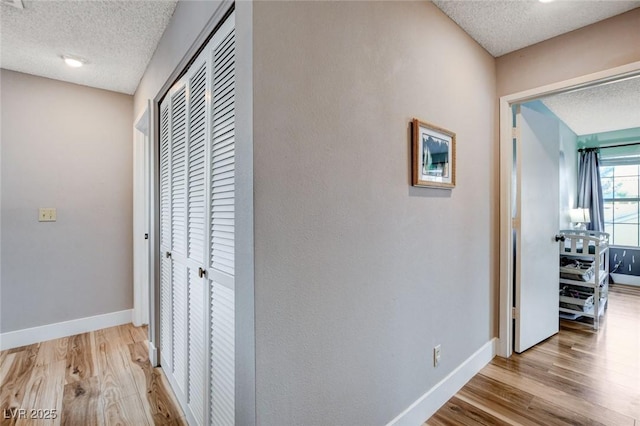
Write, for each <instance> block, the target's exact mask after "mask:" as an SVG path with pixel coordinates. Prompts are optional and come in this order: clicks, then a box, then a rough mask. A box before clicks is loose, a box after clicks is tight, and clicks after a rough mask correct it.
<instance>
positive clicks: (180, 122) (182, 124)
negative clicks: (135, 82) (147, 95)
mask: <svg viewBox="0 0 640 426" xmlns="http://www.w3.org/2000/svg"><path fill="white" fill-rule="evenodd" d="M186 101H187V99H186V87H183V88H182V89H180V90H179V91H178V92H177V93H175V94H174V95H173V96H172V97H171V184H172V187H171V222H172V230H173V232H172V250H173V251H176V252H178V253H182V254H184V253H186V244H185V243H186V232H185V231H186V230H185V218H186V213H187V206H186V164H185V159H186V151H187V126H186V124H187V120H186V109H187V108H186V106H187V105H186Z"/></svg>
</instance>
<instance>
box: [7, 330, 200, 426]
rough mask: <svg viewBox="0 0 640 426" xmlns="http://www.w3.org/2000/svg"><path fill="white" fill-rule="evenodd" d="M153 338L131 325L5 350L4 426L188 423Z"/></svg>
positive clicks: (104, 425) (106, 425)
mask: <svg viewBox="0 0 640 426" xmlns="http://www.w3.org/2000/svg"><path fill="white" fill-rule="evenodd" d="M146 336H147V331H146V328H144V327H134V326H133V325H131V324H127V325H122V326H119V327H111V328H105V329H102V330H98V331H95V332H91V333H84V334H78V335H76V336H71V337H65V338H62V339H56V340H50V341H47V342H42V343H36V344H33V345H29V346H24V347H21V348H15V349H9V350H6V351H2V352H0V425H3V426H4V425H38V426H40V425H73V426H75V425H81V426H89V425H98V426H110V425H135V426H139V425H140V426H143V425H186V424H187V422H186V420H185V419H184V416H183V413H182V411H181V410H180V408H179V407H178V404H177V402H176V401H175V399H174V396H173V393H172V392H171V388H170V387H169V384H168V382H167V380H166V378H165V377H164V374H163V373H162V370H161V369H160V368H153V367H151V363H150V362H149V357H148V351H147V343H146ZM21 410H24V411H21ZM43 417H48V418H43Z"/></svg>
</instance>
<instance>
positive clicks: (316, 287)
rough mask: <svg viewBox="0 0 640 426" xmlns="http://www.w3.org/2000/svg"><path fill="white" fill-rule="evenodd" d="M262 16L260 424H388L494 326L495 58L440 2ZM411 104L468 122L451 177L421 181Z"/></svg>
mask: <svg viewBox="0 0 640 426" xmlns="http://www.w3.org/2000/svg"><path fill="white" fill-rule="evenodd" d="M253 24H254V28H253V30H254V57H253V66H254V73H253V76H254V80H253V84H254V104H253V105H254V111H253V114H254V116H253V117H254V175H255V179H254V185H255V197H254V203H255V204H254V205H255V309H256V387H257V389H256V398H257V419H258V424H261V425H276V424H278V425H293V424H305V425H337V424H363V425H364V424H369V425H373V424H383V423H386V422H388V421H390V420H392V419H393V418H394V417H395V416H397V415H398V414H400V413H401V412H402V411H403V410H404V409H406V408H407V407H408V406H409V405H410V404H411V403H413V402H414V401H416V400H417V399H418V398H419V397H420V396H422V395H423V394H424V393H425V392H427V391H428V390H429V389H430V388H432V387H433V386H434V385H435V384H436V383H438V381H440V380H441V379H443V378H444V377H445V376H446V375H447V374H449V373H451V372H452V371H453V370H454V369H455V368H456V367H458V366H459V365H460V364H461V363H462V362H463V361H464V360H466V359H467V358H468V357H469V356H471V355H472V354H473V353H474V352H475V351H476V350H478V349H479V348H480V347H481V346H482V345H484V344H485V343H487V342H488V341H489V340H490V339H491V338H492V337H493V329H494V328H493V322H494V321H495V318H493V317H494V315H493V313H494V308H495V306H493V303H494V300H495V298H494V295H495V292H496V290H497V288H496V285H497V284H496V271H495V270H494V269H493V267H492V265H494V262H493V260H494V259H496V258H497V253H496V251H495V250H494V249H495V248H496V245H495V238H496V236H497V235H498V230H497V227H496V223H495V218H497V206H498V204H499V203H498V200H499V198H498V193H497V191H496V189H497V185H496V184H497V182H496V181H495V180H494V172H493V171H494V170H496V169H497V167H498V163H497V153H498V151H497V135H496V131H495V124H496V121H495V109H496V97H495V94H496V80H495V63H494V59H493V58H492V57H491V56H490V55H489V54H488V53H487V52H486V51H484V50H483V49H482V48H481V47H480V46H479V45H477V44H476V43H475V42H474V41H473V40H471V39H470V38H469V36H468V35H467V34H465V33H464V32H463V31H462V30H461V29H460V28H459V27H458V26H457V25H456V24H455V23H454V22H453V21H451V20H450V19H449V18H447V17H446V16H445V15H444V14H443V13H442V12H440V10H438V9H437V8H436V7H435V6H434V5H433V4H431V3H422V2H344V3H343V2H335V3H334V2H256V3H254V9H253ZM413 117H417V118H420V119H422V120H425V121H429V122H432V123H434V124H436V125H438V126H442V127H445V128H447V129H450V130H452V131H455V132H456V133H457V138H458V142H457V149H458V151H457V187H456V188H455V189H453V190H452V191H447V190H436V189H425V188H413V187H411V186H410V159H409V158H410V142H409V141H410V139H409V122H410V120H411V119H412V118H413ZM437 344H441V345H442V354H443V355H442V363H441V365H440V366H439V367H438V368H433V367H432V350H433V347H434V346H435V345H437ZM425 420H426V419H425Z"/></svg>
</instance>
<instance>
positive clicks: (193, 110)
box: [188, 64, 207, 262]
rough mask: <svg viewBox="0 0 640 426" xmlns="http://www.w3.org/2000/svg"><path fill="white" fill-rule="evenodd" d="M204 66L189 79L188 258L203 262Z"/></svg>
mask: <svg viewBox="0 0 640 426" xmlns="http://www.w3.org/2000/svg"><path fill="white" fill-rule="evenodd" d="M206 71H207V70H206V64H202V66H201V67H200V69H199V70H198V71H197V72H196V73H195V75H194V76H193V77H192V78H191V79H190V80H189V87H190V96H189V161H188V163H189V188H188V200H189V213H188V214H189V218H188V246H189V247H188V248H189V258H191V259H194V260H195V261H197V262H202V259H204V247H205V246H204V233H205V227H204V223H205V138H206V134H205V127H206V113H205V106H206V97H205V95H206V76H207V72H206Z"/></svg>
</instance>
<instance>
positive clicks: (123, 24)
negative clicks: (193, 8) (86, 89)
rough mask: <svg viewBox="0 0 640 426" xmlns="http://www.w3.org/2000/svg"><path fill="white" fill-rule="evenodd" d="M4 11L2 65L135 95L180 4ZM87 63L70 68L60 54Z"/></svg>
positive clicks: (45, 4) (34, 5)
mask: <svg viewBox="0 0 640 426" xmlns="http://www.w3.org/2000/svg"><path fill="white" fill-rule="evenodd" d="M23 3H24V9H17V8H15V7H11V6H8V5H5V4H2V6H0V7H1V8H2V9H1V17H0V40H1V45H0V46H1V50H0V66H1V67H2V68H5V69H9V70H14V71H19V72H23V73H27V74H33V75H39V76H42V77H48V78H53V79H56V80H63V81H68V82H71V83H77V84H82V85H86V86H92V87H98V88H101V89H107V90H113V91H116V92H122V93H128V94H132V93H134V91H135V90H136V88H137V86H138V83H139V82H140V78H141V77H142V74H143V73H144V70H145V69H146V67H147V64H148V63H149V60H150V59H151V56H152V55H153V52H154V51H155V48H156V46H157V44H158V41H159V40H160V37H161V36H162V33H163V32H164V30H165V27H166V26H167V24H168V23H169V19H170V18H171V15H172V14H173V11H174V9H175V7H176V3H177V2H176V1H166V0H153V1H140V0H138V1H95V0H93V1H91V0H83V1H41V0H40V1H28V0H25V1H24V2H23ZM63 54H69V55H74V56H79V57H82V58H84V59H86V60H87V64H86V65H85V66H83V67H82V68H70V67H68V66H66V65H65V64H64V62H63V61H62V59H61V55H63Z"/></svg>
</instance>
